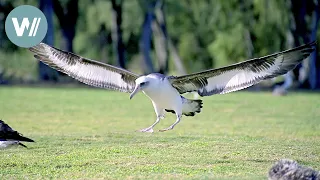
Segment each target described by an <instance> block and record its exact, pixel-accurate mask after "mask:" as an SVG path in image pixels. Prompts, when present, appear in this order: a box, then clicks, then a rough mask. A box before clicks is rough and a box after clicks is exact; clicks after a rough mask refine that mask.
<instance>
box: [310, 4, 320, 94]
mask: <svg viewBox="0 0 320 180" xmlns="http://www.w3.org/2000/svg"><path fill="white" fill-rule="evenodd" d="M319 8H320V5H319V0H318V1H316V4H315V9H314V12H313V15H312V31H311V40H312V41H315V40H317V29H318V24H319V16H320V14H319V13H320V12H319V11H320V9H319ZM316 49H317V48H316ZM317 56H318V55H317V50H315V51H314V52H313V53H312V54H311V56H310V64H309V66H310V70H309V83H310V87H311V89H316V88H320V63H319V62H318V63H317Z"/></svg>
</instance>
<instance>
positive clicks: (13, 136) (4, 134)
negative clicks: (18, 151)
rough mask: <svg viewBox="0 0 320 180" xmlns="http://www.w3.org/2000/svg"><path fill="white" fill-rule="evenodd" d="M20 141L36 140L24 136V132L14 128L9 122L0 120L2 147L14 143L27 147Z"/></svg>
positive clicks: (0, 143) (0, 145) (0, 144)
mask: <svg viewBox="0 0 320 180" xmlns="http://www.w3.org/2000/svg"><path fill="white" fill-rule="evenodd" d="M20 141H25V142H34V141H33V140H32V139H29V138H27V137H24V136H22V134H20V133H19V132H17V131H15V130H13V129H12V128H11V127H10V126H9V125H8V124H6V123H5V122H4V121H2V120H0V148H6V147H9V146H13V145H20V146H23V147H27V146H26V145H24V144H22V143H21V142H20Z"/></svg>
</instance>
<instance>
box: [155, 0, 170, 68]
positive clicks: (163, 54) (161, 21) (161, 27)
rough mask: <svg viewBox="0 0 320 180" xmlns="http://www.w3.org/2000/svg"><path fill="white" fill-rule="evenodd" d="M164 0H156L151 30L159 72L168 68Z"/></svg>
mask: <svg viewBox="0 0 320 180" xmlns="http://www.w3.org/2000/svg"><path fill="white" fill-rule="evenodd" d="M163 6H164V2H163V1H162V0H157V2H156V9H155V15H156V19H154V20H153V23H152V30H153V32H154V45H155V51H156V54H157V57H158V62H159V73H162V74H166V73H167V72H168V69H169V63H168V59H169V56H168V55H169V53H168V40H167V37H168V33H167V28H166V21H165V15H164V12H163Z"/></svg>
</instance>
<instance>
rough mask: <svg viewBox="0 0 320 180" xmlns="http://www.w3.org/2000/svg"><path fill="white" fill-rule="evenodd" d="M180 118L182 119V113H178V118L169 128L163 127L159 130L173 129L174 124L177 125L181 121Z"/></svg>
mask: <svg viewBox="0 0 320 180" xmlns="http://www.w3.org/2000/svg"><path fill="white" fill-rule="evenodd" d="M180 120H181V114H177V120H176V122H174V123H173V124H172V125H171V126H169V127H168V128H166V129H161V130H159V131H160V132H164V131H168V130H171V129H173V128H174V126H176V125H177V124H178V123H179V122H180Z"/></svg>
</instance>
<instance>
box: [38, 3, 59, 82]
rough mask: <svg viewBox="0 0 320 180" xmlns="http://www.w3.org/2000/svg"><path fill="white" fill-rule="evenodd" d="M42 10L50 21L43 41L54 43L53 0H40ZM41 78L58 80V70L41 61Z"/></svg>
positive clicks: (43, 79)
mask: <svg viewBox="0 0 320 180" xmlns="http://www.w3.org/2000/svg"><path fill="white" fill-rule="evenodd" d="M39 5H40V10H41V11H42V12H43V13H44V15H45V16H46V19H47V22H48V31H47V34H46V36H45V38H44V39H43V42H45V43H47V44H49V45H53V43H54V36H53V35H54V32H53V31H54V28H53V9H52V5H53V4H52V0H40V2H39ZM39 79H40V80H42V81H57V80H58V72H57V71H56V70H54V69H52V68H50V67H49V66H47V65H45V64H44V63H42V62H41V61H39Z"/></svg>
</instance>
